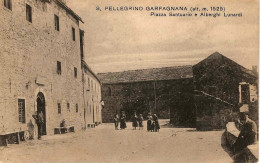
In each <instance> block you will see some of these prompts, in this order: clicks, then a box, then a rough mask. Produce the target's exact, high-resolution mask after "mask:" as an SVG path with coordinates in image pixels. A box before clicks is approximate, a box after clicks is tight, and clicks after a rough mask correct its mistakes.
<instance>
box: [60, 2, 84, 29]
mask: <svg viewBox="0 0 260 163" xmlns="http://www.w3.org/2000/svg"><path fill="white" fill-rule="evenodd" d="M56 2H57V3H58V4H59V5H60V6H61V7H63V8H64V9H65V10H66V11H67V12H69V13H70V14H71V15H72V16H73V17H74V18H76V19H77V20H79V21H81V22H82V23H83V24H84V21H83V20H82V19H81V17H80V16H78V15H77V14H76V13H75V12H74V11H73V10H72V9H71V8H69V7H68V6H67V5H66V4H65V3H63V2H61V1H60V0H56Z"/></svg>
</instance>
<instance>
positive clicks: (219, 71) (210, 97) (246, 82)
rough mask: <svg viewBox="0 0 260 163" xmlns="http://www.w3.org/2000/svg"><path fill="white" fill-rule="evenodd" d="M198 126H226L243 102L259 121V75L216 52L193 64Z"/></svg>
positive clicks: (250, 113) (204, 127)
mask: <svg viewBox="0 0 260 163" xmlns="http://www.w3.org/2000/svg"><path fill="white" fill-rule="evenodd" d="M193 80H194V91H195V96H194V101H195V108H196V126H197V129H199V130H212V129H224V128H225V125H226V123H227V122H228V121H234V120H235V119H236V113H237V112H239V108H240V107H241V106H244V107H247V108H248V109H249V117H250V118H252V119H253V120H254V121H256V122H258V92H257V90H258V89H257V88H258V75H257V72H256V70H255V71H251V70H248V69H246V68H244V67H243V66H241V65H239V64H237V63H236V62H234V61H232V60H231V59H229V58H227V57H225V56H223V55H222V54H220V53H218V52H216V53H214V54H212V55H210V56H209V57H207V58H206V59H204V60H203V61H201V62H199V63H198V64H196V65H194V66H193Z"/></svg>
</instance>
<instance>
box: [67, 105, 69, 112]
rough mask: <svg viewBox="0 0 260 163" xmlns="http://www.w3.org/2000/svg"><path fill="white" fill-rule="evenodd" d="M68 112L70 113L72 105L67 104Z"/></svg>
mask: <svg viewBox="0 0 260 163" xmlns="http://www.w3.org/2000/svg"><path fill="white" fill-rule="evenodd" d="M67 111H68V112H70V103H67Z"/></svg>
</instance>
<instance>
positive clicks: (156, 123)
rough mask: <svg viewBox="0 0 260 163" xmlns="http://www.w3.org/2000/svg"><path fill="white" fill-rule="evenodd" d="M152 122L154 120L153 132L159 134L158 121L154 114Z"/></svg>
mask: <svg viewBox="0 0 260 163" xmlns="http://www.w3.org/2000/svg"><path fill="white" fill-rule="evenodd" d="M153 120H154V130H155V132H159V130H160V124H159V119H158V117H157V115H156V114H154V115H153Z"/></svg>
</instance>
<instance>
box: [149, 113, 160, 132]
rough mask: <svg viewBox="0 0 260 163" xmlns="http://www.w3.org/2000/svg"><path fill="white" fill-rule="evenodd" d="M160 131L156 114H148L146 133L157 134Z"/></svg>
mask: <svg viewBox="0 0 260 163" xmlns="http://www.w3.org/2000/svg"><path fill="white" fill-rule="evenodd" d="M159 130H160V124H159V120H158V117H157V115H156V114H154V115H151V114H148V117H147V131H151V132H159Z"/></svg>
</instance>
